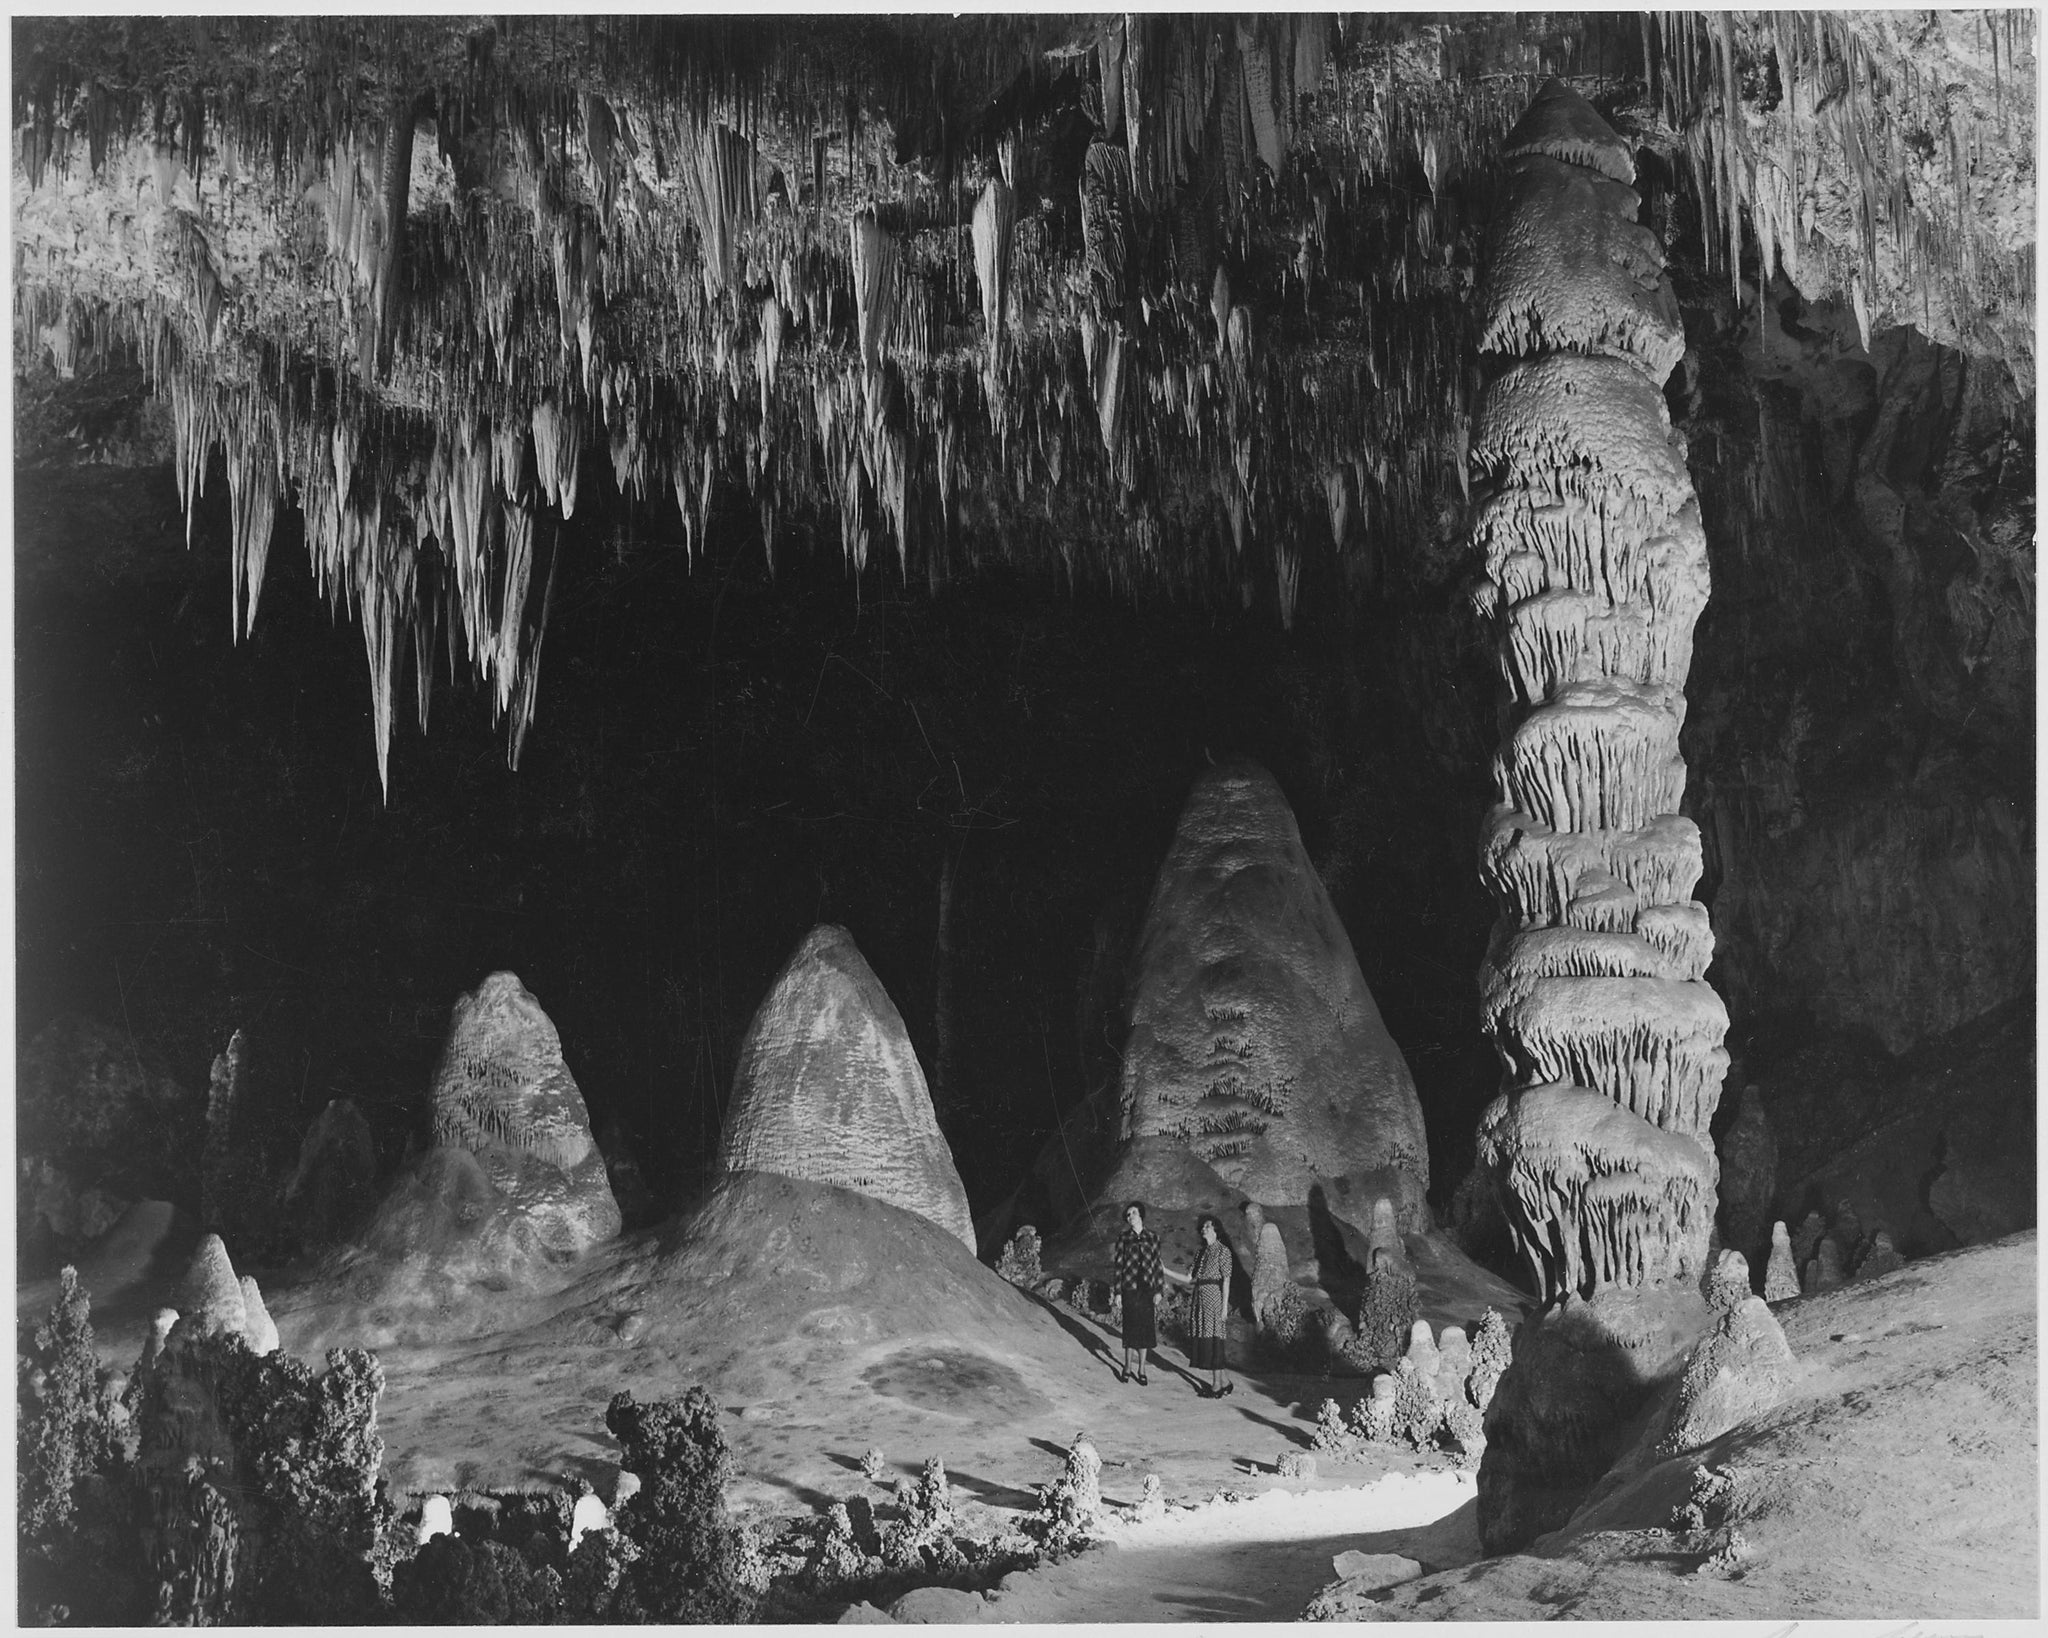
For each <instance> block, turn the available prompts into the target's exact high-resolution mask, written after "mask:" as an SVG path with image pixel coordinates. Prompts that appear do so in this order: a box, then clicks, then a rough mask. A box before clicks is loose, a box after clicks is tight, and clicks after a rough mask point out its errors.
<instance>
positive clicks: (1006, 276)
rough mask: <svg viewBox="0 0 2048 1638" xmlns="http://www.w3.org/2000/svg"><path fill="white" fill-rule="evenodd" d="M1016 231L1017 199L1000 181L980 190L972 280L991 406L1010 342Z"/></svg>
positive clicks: (998, 391)
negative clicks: (976, 290)
mask: <svg viewBox="0 0 2048 1638" xmlns="http://www.w3.org/2000/svg"><path fill="white" fill-rule="evenodd" d="M1016 231H1017V196H1016V192H1015V190H1014V189H1012V188H1011V187H1010V185H1009V184H1008V183H1006V182H1005V181H1003V179H1002V178H1001V177H993V178H991V179H990V181H989V182H988V184H987V186H985V187H984V188H983V189H982V190H981V198H980V199H979V200H978V201H977V202H976V204H975V207H974V227H973V234H974V276H975V278H976V280H977V281H978V282H979V284H980V288H981V324H982V329H983V331H984V332H985V333H986V335H987V338H988V362H987V364H986V365H985V366H984V369H983V375H982V380H983V382H984V391H985V392H986V394H987V397H988V399H989V402H990V404H991V405H992V406H993V405H995V404H996V403H997V401H998V400H999V399H1000V397H1001V382H1002V379H1003V366H1004V363H1005V362H1006V355H1007V352H1008V348H1009V339H1010V325H1009V313H1010V251H1011V245H1012V243H1013V241H1014V240H1015V237H1016Z"/></svg>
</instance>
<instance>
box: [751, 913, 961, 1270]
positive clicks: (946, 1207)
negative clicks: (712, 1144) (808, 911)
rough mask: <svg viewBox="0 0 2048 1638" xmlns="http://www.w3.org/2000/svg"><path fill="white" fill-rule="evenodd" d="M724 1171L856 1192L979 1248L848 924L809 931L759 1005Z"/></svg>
mask: <svg viewBox="0 0 2048 1638" xmlns="http://www.w3.org/2000/svg"><path fill="white" fill-rule="evenodd" d="M718 1169H719V1171H720V1172H721V1173H729V1172H775V1173H779V1174H781V1175H782V1176H785V1177H796V1178H802V1179H805V1180H806V1181H809V1182H813V1183H830V1184H833V1185H834V1186H836V1187H838V1188H842V1189H853V1190H856V1191H858V1192H859V1193H861V1194H866V1195H872V1196H873V1197H874V1198H875V1199H877V1200H883V1201H887V1202H888V1203H889V1204H890V1205H892V1206H898V1207H901V1208H902V1209H903V1210H904V1211H909V1212H915V1213H917V1215H918V1216H920V1217H923V1218H926V1219H928V1220H930V1221H931V1222H934V1223H937V1224H938V1225H939V1226H940V1227H941V1228H943V1229H945V1230H946V1231H947V1232H948V1233H949V1234H953V1235H955V1236H957V1237H958V1238H959V1240H960V1241H961V1243H962V1244H964V1245H965V1246H966V1247H967V1248H968V1249H969V1250H970V1251H972V1250H973V1249H974V1247H975V1237H974V1222H973V1219H972V1217H971V1216H970V1215H969V1213H968V1209H967V1191H966V1189H965V1188H964V1187H962V1185H961V1182H960V1174H959V1172H958V1171H957V1170H955V1169H954V1165H953V1152H952V1150H951V1149H949V1148H948V1147H947V1145H946V1140H945V1137H944V1135H943V1134H941V1132H940V1131H939V1123H938V1119H937V1117H936V1116H935V1115H934V1114H933V1112H932V1100H931V1094H930V1092H929V1091H928V1090H926V1087H925V1079H924V1071H923V1070H922V1069H921V1068H919V1067H918V1062H917V1053H916V1051H915V1050H914V1049H913V1048H912V1047H911V1044H910V1035H909V1032H908V1031H907V1030H905V1028H904V1027H903V1017H902V1015H901V1014H900V1013H899V1012H897V1010H896V1004H895V1003H894V1002H893V1001H891V1000H890V999H889V994H888V992H887V991H886V990H884V989H883V988H882V983H881V980H880V979H878V978H877V977H876V976H875V974H874V970H873V969H872V968H871V967H869V966H868V964H867V962H866V960H864V959H863V958H862V956H861V953H860V951H859V950H858V949H857V948H856V947H855V945H854V942H853V939H852V937H851V936H850V935H849V934H848V933H847V932H846V930H845V929H844V928H841V927H829V926H828V927H814V928H812V929H811V931H810V932H809V933H807V934H805V935H804V939H803V942H802V943H800V944H799V945H798V946H797V948H796V952H795V954H793V955H792V956H791V957H790V958H789V961H788V963H787V964H786V965H785V966H784V967H783V969H782V971H781V972H780V973H778V974H777V975H776V978H775V982H774V983H773V984H772V985H771V986H770V987H769V990H768V996H767V999H766V1000H764V1001H763V1002H762V1003H761V1006H760V1009H759V1010H758V1011H757V1012H756V1013H755V1014H754V1021H753V1023H752V1024H751V1025H750V1026H749V1027H748V1030H747V1035H746V1039H745V1041H744V1042H742V1044H741V1046H740V1060H739V1069H738V1071H737V1072H736V1073H735V1075H734V1076H733V1089H732V1099H731V1101H730V1102H729V1103H728V1104H727V1106H726V1113H725V1131H724V1134H723V1137H722V1139H721V1141H720V1145H719V1153H718Z"/></svg>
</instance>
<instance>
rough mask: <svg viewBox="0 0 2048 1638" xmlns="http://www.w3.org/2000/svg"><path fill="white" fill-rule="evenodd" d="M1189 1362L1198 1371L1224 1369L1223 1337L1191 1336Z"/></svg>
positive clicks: (1189, 1340)
mask: <svg viewBox="0 0 2048 1638" xmlns="http://www.w3.org/2000/svg"><path fill="white" fill-rule="evenodd" d="M1188 1363H1189V1364H1191V1365H1193V1366H1194V1368H1195V1369H1196V1370H1198V1371H1220V1370H1222V1369H1223V1339H1222V1338H1221V1337H1190V1338H1189V1339H1188Z"/></svg>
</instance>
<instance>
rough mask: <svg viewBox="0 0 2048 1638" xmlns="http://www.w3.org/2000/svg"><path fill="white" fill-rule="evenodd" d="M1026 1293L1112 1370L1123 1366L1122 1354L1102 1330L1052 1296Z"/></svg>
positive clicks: (1063, 1328)
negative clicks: (1076, 1315)
mask: <svg viewBox="0 0 2048 1638" xmlns="http://www.w3.org/2000/svg"><path fill="white" fill-rule="evenodd" d="M1025 1295H1027V1296H1028V1297H1030V1299H1031V1300H1032V1301H1033V1302H1035V1303H1037V1304H1038V1306H1039V1307H1041V1308H1043V1309H1044V1310H1045V1311H1046V1312H1047V1313H1048V1314H1050V1315H1052V1317H1053V1318H1054V1319H1055V1320H1057V1321H1058V1322H1059V1327H1060V1329H1061V1330H1062V1331H1064V1332H1066V1333H1067V1335H1068V1336H1070V1337H1072V1338H1073V1339H1074V1340H1075V1341H1076V1342H1079V1343H1080V1344H1081V1345H1082V1346H1083V1347H1085V1348H1086V1349H1087V1350H1088V1352H1089V1353H1090V1354H1091V1355H1093V1356H1094V1357H1095V1358H1097V1359H1099V1360H1101V1361H1102V1362H1103V1363H1104V1364H1105V1365H1107V1366H1108V1367H1109V1368H1110V1370H1111V1371H1112V1372H1114V1371H1117V1370H1119V1369H1121V1368H1122V1366H1123V1360H1122V1358H1121V1356H1120V1355H1119V1354H1118V1353H1117V1351H1116V1350H1115V1349H1113V1348H1111V1347H1110V1345H1109V1343H1108V1342H1107V1341H1106V1340H1105V1339H1104V1338H1103V1336H1102V1334H1101V1333H1100V1332H1098V1331H1095V1330H1092V1329H1091V1328H1090V1327H1089V1326H1088V1325H1086V1324H1085V1323H1084V1322H1083V1321H1081V1320H1079V1319H1077V1318H1076V1317H1075V1316H1074V1315H1072V1314H1069V1313H1068V1312H1067V1311H1066V1310H1065V1309H1064V1308H1062V1307H1061V1306H1060V1305H1059V1304H1058V1303H1056V1302H1054V1301H1053V1300H1052V1299H1051V1298H1050V1297H1041V1296H1040V1295H1039V1294H1038V1293H1037V1292H1035V1291H1031V1292H1027V1293H1025Z"/></svg>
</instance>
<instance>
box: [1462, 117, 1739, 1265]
mask: <svg viewBox="0 0 2048 1638" xmlns="http://www.w3.org/2000/svg"><path fill="white" fill-rule="evenodd" d="M1502 153H1503V158H1504V160H1505V162H1506V169H1505V175H1504V177H1503V180H1502V194H1501V201H1500V205H1499V208H1498V214H1497V217H1496V220H1495V225H1494V230H1493V237H1492V240H1491V243H1490V246H1489V255H1488V261H1487V267H1486V273H1485V278H1484V281H1483V283H1482V285H1481V288H1480V292H1479V306H1480V320H1481V322H1480V333H1481V337H1482V345H1483V347H1484V350H1485V351H1484V357H1485V358H1486V360H1487V363H1488V367H1489V377H1490V378H1489V380H1488V383H1487V385H1486V386H1485V388H1484V389H1483V391H1482V392H1481V394H1480V397H1479V400H1478V408H1477V412H1476V415H1475V421H1474V427H1473V435H1472V464H1473V471H1474V474H1475V478H1476V484H1475V501H1476V505H1477V516H1476V523H1475V527H1474V530H1473V544H1474V547H1475V552H1476V556H1477V558H1478V563H1479V571H1480V573H1479V578H1478V580H1477V581H1476V582H1475V591H1474V595H1475V601H1476V603H1477V605H1478V608H1479V610H1480V612H1481V613H1482V615H1483V616H1484V617H1485V618H1486V619H1487V620H1488V622H1489V624H1490V625H1491V627H1492V629H1493V631H1494V633H1495V638H1496V642H1497V645H1498V653H1499V657H1500V663H1501V670H1502V675H1503V678H1504V680H1505V683H1506V687H1507V695H1508V700H1509V703H1510V707H1511V711H1512V715H1513V717H1514V718H1515V719H1516V720H1514V721H1513V725H1512V726H1511V727H1510V728H1509V730H1508V732H1507V734H1506V737H1505V739H1504V740H1503V743H1502V745H1501V749H1500V752H1499V754H1498V756H1497V757H1496V758H1495V761H1494V780H1495V786H1496V789H1497V793H1498V805H1497V806H1496V807H1495V809H1494V810H1493V812H1492V813H1491V815H1490V816H1489V817H1488V820H1487V825H1486V838H1485V844H1484V847H1483V850H1482V874H1483V876H1484V878H1485V880H1486V882H1487V885H1488V886H1489V887H1490V888H1491V889H1492V890H1493V892H1494V895H1495V897H1496V900H1497V902H1498V904H1499V908H1500V915H1501V919H1500V921H1499V923H1498V924H1497V925H1496V927H1495V930H1494V935H1493V939H1492V943H1491V946H1490V948H1489V950H1488V954H1487V961H1486V965H1485V967H1484V969H1483V971H1482V974H1481V990H1482V1019H1483V1023H1484V1027H1485V1029H1486V1032H1487V1035H1488V1036H1489V1038H1490V1039H1491V1040H1492V1041H1493V1043H1494V1045H1495V1047H1496V1048H1497V1049H1498V1051H1499V1052H1500V1055H1501V1059H1502V1061H1503V1063H1504V1065H1505V1066H1506V1083H1505V1089H1504V1091H1503V1093H1502V1095H1501V1097H1500V1098H1499V1099H1497V1100H1496V1101H1495V1103H1494V1104H1493V1105H1492V1106H1491V1107H1490V1108H1489V1109H1488V1111H1487V1113H1486V1116H1485V1118H1484V1120H1483V1122H1482V1127H1481V1133H1480V1154H1481V1158H1482V1161H1483V1162H1484V1163H1485V1164H1486V1165H1487V1166H1488V1167H1489V1168H1490V1169H1491V1171H1492V1174H1493V1176H1494V1178H1495V1180H1496V1181H1497V1183H1498V1184H1499V1186H1500V1190H1501V1193H1502V1195H1503V1197H1504V1200H1505V1202H1506V1209H1507V1216H1508V1220H1509V1224H1510V1227H1511V1229H1512V1230H1513V1232H1514V1235H1515V1237H1516V1240H1517V1242H1518V1243H1519V1245H1520V1247H1521V1249H1522V1252H1523V1254H1524V1256H1525V1257H1526V1259H1527V1261H1528V1264H1529V1268H1530V1272H1531V1274H1532V1276H1533V1277H1534V1278H1535V1279H1536V1281H1537V1283H1538V1287H1539V1289H1540V1290H1541V1292H1542V1293H1543V1295H1544V1296H1545V1297H1546V1298H1555V1297H1558V1296H1560V1295H1563V1294H1565V1293H1568V1292H1576V1293H1579V1294H1581V1295H1590V1294H1592V1293H1593V1292H1594V1291H1596V1290H1598V1289H1599V1288H1601V1287H1603V1286H1611V1285H1624V1286H1640V1285H1648V1284H1656V1283H1659V1282H1662V1281H1665V1280H1671V1279H1678V1278H1682V1277H1684V1276H1686V1275H1687V1274H1689V1273H1692V1272H1695V1271H1697V1269H1698V1268H1699V1266H1700V1265H1701V1260H1702V1258H1703V1257H1704V1254H1705V1249H1706V1235H1707V1231H1708V1228H1709V1225H1710V1222H1711V1218H1712V1203H1713V1198H1714V1182H1715V1175H1716V1173H1715V1165H1714V1160H1713V1150H1712V1146H1711V1139H1710V1138H1709V1137H1708V1132H1707V1127H1708V1122H1709V1121H1710V1120H1711V1119H1712V1117H1713V1113H1714V1107H1715V1104H1716V1102H1717V1101H1718V1099H1719V1097H1720V1090H1721V1080H1722V1076H1723V1075H1724V1073H1725V1072H1726V1069H1727V1064H1728V1057H1727V1054H1726V1052H1725V1051H1724V1050H1723V1048H1722V1044H1721V1043H1722V1038H1723V1036H1724V1035H1725V1034H1726V1032H1727V1028H1728V1017H1727V1013H1726V1011H1725V1010H1724V1009H1723V1007H1722V1005H1721V1002H1720V999H1719V998H1718V997H1717V996H1716V995H1715V994H1714V992H1713V990H1712V989H1711V988H1710V987H1709V986H1708V985H1707V984H1706V983H1705V982H1704V981H1703V975H1704V973H1705V971H1706V967H1707V964H1708V962H1709V961H1710V960H1711V959H1712V955H1713V936H1712V932H1711V930H1710V928H1709V926H1708V923H1707V916H1706V912H1705V910H1704V909H1703V908H1702V907H1701V906H1700V905H1699V904H1697V903H1695V902H1693V900H1692V898H1691V894H1692V890H1693V887H1694V885H1695V884H1696V882H1697V881H1698V879H1699V873H1700V843H1699V835H1698V832H1697V830H1696V829H1695V827H1694V826H1693V825H1692V823H1691V822H1690V821H1689V820H1687V819H1684V818H1683V817H1681V816H1679V814H1678V811H1677V810H1678V806H1679V802H1680V799H1681V797H1682V796H1683V794H1684V790H1685V765H1684V762H1683V761H1682V760H1681V758H1680V756H1679V749H1678V732H1679V727H1680V725H1681V723H1682V721H1683V717H1684V703H1685V702H1684V692H1683V691H1684V685H1685V675H1686V668H1687V666H1688V664H1689V663H1690V658H1691V648H1692V627H1693V623H1694V621H1695V620H1696V619H1697V618H1698V615H1699V612H1700V610H1701V608H1702V607H1703V606H1704V605H1705V603H1706V598H1707V560H1706V540H1705V537H1704V535H1703V533H1702V532H1701V528H1700V518H1699V504H1698V501H1697V498H1696V497H1695V496H1694V494H1693V490H1692V483H1691V480H1690V478H1689V477H1688V476H1687V473H1686V468H1685V452H1684V446H1683V444H1682V442H1681V441H1680V440H1679V439H1678V437H1677V435H1676V434H1675V433H1674V432H1673V431H1672V428H1671V424H1670V419H1669V416H1668V414H1667V412H1666V410H1665V406H1664V401H1663V397H1662V394H1661V390H1660V389H1661V388H1662V386H1663V383H1664V380H1665V378H1666V376H1668V375H1669V374H1670V372H1671V370H1672V368H1673V367H1674V365H1675V364H1676V363H1677V361H1678V359H1679V357H1680V355H1681V354H1682V353H1683V350H1684V336H1683V332H1682V330H1681V328H1680V325H1679V321H1678V311H1677V305H1676V302H1675V301H1674V299H1673V297H1672V294H1671V289H1670V285H1669V281H1668V279H1667V278H1666V277H1665V274H1664V264H1663V254H1662V249H1661V246H1660V245H1659V244H1658V242H1657V239H1656V236H1655V234H1654V233H1653V232H1652V231H1651V230H1649V229H1647V228H1645V227H1643V226H1641V225H1639V224H1638V221H1637V216H1638V207H1639V201H1638V198H1637V196H1636V193H1635V191H1634V189H1633V186H1632V183H1633V181H1634V161H1633V157H1632V154H1631V151H1630V149H1629V148H1628V146H1627V145H1626V144H1625V143H1624V142H1623V141H1622V140H1621V139H1620V138H1619V137H1617V136H1616V135H1615V134H1614V132H1613V131H1612V130H1610V129H1609V128H1608V127H1607V125H1606V124H1605V123H1604V122H1603V121H1602V120H1601V119H1600V118H1599V116H1598V115H1597V114H1596V113H1595V112H1594V111H1593V109H1592V108H1591V107H1590V106H1589V105H1588V104H1587V103H1586V102H1585V101H1584V100H1583V99H1581V98H1580V97H1578V96H1577V95H1576V94H1575V93H1574V92H1572V91H1570V90H1568V89H1566V88H1565V87H1564V86H1562V85H1560V84H1557V83H1555V82H1553V83H1551V84H1550V85H1548V86H1546V87H1545V88H1544V90H1543V91H1542V92H1541V93H1540V94H1539V95H1538V96H1537V98H1536V100H1535V102H1534V103H1532V104H1531V106H1530V108H1529V111H1528V113H1527V114H1526V115H1525V116H1524V117H1523V119H1522V121H1521V122H1520V123H1519V124H1518V125H1517V126H1516V127H1515V128H1514V130H1513V131H1511V132H1510V133H1509V135H1508V137H1507V139H1506V141H1505V142H1504V143H1503V146H1502Z"/></svg>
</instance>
